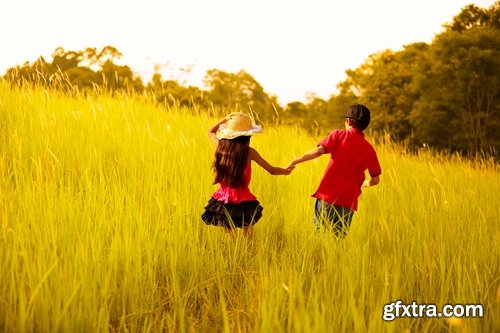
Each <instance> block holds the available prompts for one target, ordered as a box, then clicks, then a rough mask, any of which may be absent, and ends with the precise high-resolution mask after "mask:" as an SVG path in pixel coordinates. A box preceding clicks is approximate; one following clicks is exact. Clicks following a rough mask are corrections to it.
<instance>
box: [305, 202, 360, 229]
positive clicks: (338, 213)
mask: <svg viewBox="0 0 500 333" xmlns="http://www.w3.org/2000/svg"><path fill="white" fill-rule="evenodd" d="M353 215H354V211H353V210H351V209H348V208H345V207H342V206H337V205H333V204H331V203H328V202H326V201H323V200H319V199H316V204H315V207H314V225H315V226H316V231H317V232H318V231H319V230H320V228H321V226H322V225H324V224H325V222H327V221H328V227H330V228H332V230H333V232H334V234H335V236H337V237H340V238H344V237H345V236H346V233H347V230H348V229H349V227H350V226H351V222H352V217H353Z"/></svg>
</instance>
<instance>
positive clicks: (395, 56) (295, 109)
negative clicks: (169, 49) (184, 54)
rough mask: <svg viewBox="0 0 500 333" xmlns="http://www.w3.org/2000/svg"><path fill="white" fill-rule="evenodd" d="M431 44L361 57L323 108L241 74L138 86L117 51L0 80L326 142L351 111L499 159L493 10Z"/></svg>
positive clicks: (382, 128)
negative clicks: (104, 95) (301, 132)
mask: <svg viewBox="0 0 500 333" xmlns="http://www.w3.org/2000/svg"><path fill="white" fill-rule="evenodd" d="M444 28H445V29H444V31H443V32H442V33H440V34H439V35H437V36H436V37H435V39H434V40H433V42H432V43H430V44H427V43H422V42H419V43H414V44H410V45H406V46H405V47H404V48H403V49H402V50H400V51H393V50H383V51H380V52H378V53H375V54H373V55H370V56H369V57H368V58H367V60H366V61H365V63H363V64H362V65H360V66H359V67H358V68H355V69H349V70H347V71H346V74H347V79H346V80H345V81H343V82H340V83H339V84H338V86H337V88H338V89H337V91H336V92H335V93H332V96H331V97H330V98H329V99H328V100H323V99H321V98H319V97H317V96H315V95H310V96H308V98H307V100H306V102H305V103H303V102H299V101H297V102H291V103H288V104H287V105H286V106H282V105H280V104H279V102H278V99H277V97H276V96H270V95H268V94H267V93H266V92H265V89H264V88H263V87H262V86H261V85H260V84H259V82H257V80H255V78H253V77H252V76H251V75H250V74H249V73H247V72H245V71H244V70H241V71H240V72H238V73H226V72H223V71H221V70H217V69H212V70H209V71H207V73H206V77H205V82H204V83H205V85H206V87H207V88H206V90H203V89H201V88H199V87H193V86H185V85H183V84H181V83H179V82H177V81H175V80H163V78H162V76H161V74H160V73H156V74H155V75H154V76H153V77H152V79H151V81H150V82H149V83H147V84H146V85H145V84H143V82H142V81H141V80H140V78H138V77H137V76H135V75H134V73H133V72H132V70H131V69H130V67H128V66H121V65H117V60H118V59H119V58H120V56H121V54H120V52H119V51H118V50H117V49H116V48H114V47H112V46H107V47H105V48H103V49H102V50H100V51H98V50H96V49H95V48H87V49H85V50H84V51H67V50H64V49H63V48H58V49H56V50H55V51H54V53H53V55H52V58H53V59H52V62H48V61H46V60H45V59H44V58H42V57H40V58H39V59H38V60H37V61H35V62H34V63H29V62H27V63H25V64H23V65H21V66H16V67H15V68H11V69H9V70H8V71H7V73H6V74H5V76H4V77H5V78H6V79H8V80H10V81H12V82H16V83H23V84H24V83H27V82H28V83H29V82H38V83H40V82H41V83H42V84H46V85H54V84H57V85H58V86H61V87H64V88H65V89H70V90H71V89H77V90H79V91H82V90H84V91H85V90H89V89H90V90H92V89H105V90H110V91H116V90H121V89H127V90H128V91H136V92H139V93H147V94H153V95H154V96H155V99H156V100H157V101H158V102H160V103H167V104H169V105H172V104H178V105H180V106H189V107H195V108H202V109H208V108H210V109H212V110H214V109H215V110H217V109H227V108H231V109H239V110H243V111H247V112H252V113H253V114H254V115H255V116H256V117H257V118H258V119H259V120H260V121H264V122H269V121H273V122H279V123H287V124H299V125H300V126H301V127H303V128H306V129H308V130H312V131H319V132H322V133H326V132H328V131H330V130H331V128H334V127H341V126H342V119H341V118H340V117H339V116H340V115H342V114H343V113H344V112H345V110H346V108H347V107H348V106H349V105H350V104H353V103H358V102H361V103H365V104H366V105H368V106H369V107H370V109H372V111H373V118H372V123H371V125H370V129H371V130H374V131H378V132H385V133H387V134H388V135H390V136H391V138H392V139H393V140H396V141H400V142H405V143H407V144H408V145H409V147H421V146H422V145H427V146H431V147H434V148H438V149H443V150H446V151H450V152H460V153H463V154H467V155H477V154H478V153H487V154H493V155H495V156H497V157H498V156H499V153H498V152H499V151H500V106H499V105H500V81H499V80H500V1H497V2H496V3H495V4H493V5H492V6H491V7H490V8H487V9H484V8H479V7H477V6H475V5H469V6H466V7H464V8H463V9H462V11H461V12H460V13H459V14H458V15H457V16H455V17H454V18H453V20H452V22H451V23H448V24H446V25H444Z"/></svg>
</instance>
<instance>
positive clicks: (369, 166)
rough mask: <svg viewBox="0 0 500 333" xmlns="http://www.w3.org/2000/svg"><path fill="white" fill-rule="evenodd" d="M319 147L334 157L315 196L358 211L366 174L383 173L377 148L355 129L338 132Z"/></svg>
mask: <svg viewBox="0 0 500 333" xmlns="http://www.w3.org/2000/svg"><path fill="white" fill-rule="evenodd" d="M318 146H322V147H323V148H324V149H325V152H326V153H329V154H330V155H331V157H330V161H329V162H328V166H327V167H326V170H325V174H324V175H323V179H322V180H321V182H320V184H319V187H318V189H317V190H316V192H315V193H314V194H313V195H312V196H313V197H315V198H318V199H321V200H324V201H326V202H329V203H331V204H335V205H338V206H342V207H346V208H349V209H352V210H357V209H358V197H359V196H360V195H361V185H363V181H364V180H365V171H366V170H368V172H369V173H370V176H371V177H376V176H378V175H380V174H381V173H382V169H381V168H380V164H379V162H378V158H377V153H376V152H375V149H373V147H372V145H371V144H370V143H369V142H368V141H366V139H365V136H364V134H363V132H362V131H360V130H358V129H355V128H350V129H348V130H335V131H333V132H332V133H330V134H329V135H328V136H327V137H326V138H324V139H323V140H321V141H320V142H319V144H318Z"/></svg>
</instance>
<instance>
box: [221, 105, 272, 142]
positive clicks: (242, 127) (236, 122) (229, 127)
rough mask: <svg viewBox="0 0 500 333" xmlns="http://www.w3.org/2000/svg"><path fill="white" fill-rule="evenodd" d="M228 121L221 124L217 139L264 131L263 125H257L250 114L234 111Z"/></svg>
mask: <svg viewBox="0 0 500 333" xmlns="http://www.w3.org/2000/svg"><path fill="white" fill-rule="evenodd" d="M228 118H229V119H228V121H226V122H225V123H224V124H221V125H220V126H219V130H218V131H217V134H216V136H217V139H219V140H220V139H234V138H237V137H239V136H250V135H252V134H254V133H258V132H262V127H260V126H259V125H255V124H254V123H253V121H252V118H250V116H249V115H246V114H244V113H241V112H238V113H232V114H230V115H229V117H228Z"/></svg>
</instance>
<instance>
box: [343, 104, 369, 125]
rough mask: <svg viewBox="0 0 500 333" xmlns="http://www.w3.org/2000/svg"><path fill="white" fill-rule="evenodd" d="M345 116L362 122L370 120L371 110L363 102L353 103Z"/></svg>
mask: <svg viewBox="0 0 500 333" xmlns="http://www.w3.org/2000/svg"><path fill="white" fill-rule="evenodd" d="M344 117H345V118H352V119H355V120H358V121H362V122H370V110H369V109H368V108H367V107H366V106H364V105H362V104H357V105H353V106H351V107H350V108H349V110H348V111H347V113H346V114H345V115H344Z"/></svg>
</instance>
